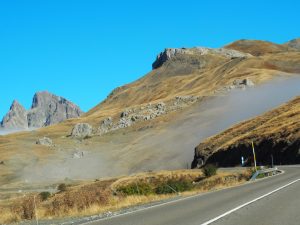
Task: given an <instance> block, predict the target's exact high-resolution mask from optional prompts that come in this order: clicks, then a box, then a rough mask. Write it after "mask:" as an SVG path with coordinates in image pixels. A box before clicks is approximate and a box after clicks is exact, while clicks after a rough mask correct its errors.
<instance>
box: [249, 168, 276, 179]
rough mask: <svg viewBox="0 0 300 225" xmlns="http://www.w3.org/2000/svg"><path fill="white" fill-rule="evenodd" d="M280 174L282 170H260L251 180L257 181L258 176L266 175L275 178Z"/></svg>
mask: <svg viewBox="0 0 300 225" xmlns="http://www.w3.org/2000/svg"><path fill="white" fill-rule="evenodd" d="M278 173H281V170H279V169H277V167H275V168H270V169H264V170H258V171H256V172H255V173H254V174H253V175H252V177H251V179H250V180H255V179H256V178H257V176H259V175H260V174H265V175H266V176H274V175H276V174H278Z"/></svg>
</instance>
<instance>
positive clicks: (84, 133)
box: [71, 123, 93, 138]
mask: <svg viewBox="0 0 300 225" xmlns="http://www.w3.org/2000/svg"><path fill="white" fill-rule="evenodd" d="M92 133H93V127H92V126H91V125H90V124H88V123H78V124H76V125H75V126H74V128H73V129H72V132H71V136H72V137H74V138H87V137H90V136H92Z"/></svg>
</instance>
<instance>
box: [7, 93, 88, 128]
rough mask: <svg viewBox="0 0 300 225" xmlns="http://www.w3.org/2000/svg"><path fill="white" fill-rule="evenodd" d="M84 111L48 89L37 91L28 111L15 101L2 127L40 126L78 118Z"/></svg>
mask: <svg viewBox="0 0 300 225" xmlns="http://www.w3.org/2000/svg"><path fill="white" fill-rule="evenodd" d="M82 113H83V112H82V111H81V109H80V108H79V107H78V106H76V105H75V104H73V103H72V102H70V101H68V100H66V99H65V98H62V97H59V96H56V95H54V94H51V93H49V92H47V91H43V92H37V93H36V94H35V95H34V97H33V100H32V106H31V109H30V110H28V111H26V109H25V108H24V107H23V106H22V105H20V104H19V103H18V102H17V101H14V102H13V103H12V105H11V107H10V110H9V112H8V113H7V114H6V115H5V116H4V118H3V120H2V122H1V128H2V129H20V130H21V129H27V128H40V127H44V126H49V125H52V124H56V123H60V122H62V121H64V120H66V119H69V118H77V117H79V116H80V115H82Z"/></svg>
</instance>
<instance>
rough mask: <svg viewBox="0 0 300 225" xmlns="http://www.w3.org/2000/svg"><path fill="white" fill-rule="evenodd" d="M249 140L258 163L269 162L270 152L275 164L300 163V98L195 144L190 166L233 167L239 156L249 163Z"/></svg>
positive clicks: (250, 160) (250, 151) (250, 152)
mask: <svg viewBox="0 0 300 225" xmlns="http://www.w3.org/2000/svg"><path fill="white" fill-rule="evenodd" d="M252 141H253V142H254V144H255V148H256V153H257V160H258V162H259V163H262V164H270V163H271V155H273V157H274V160H275V164H296V163H300V152H299V147H300V97H297V98H295V99H293V100H291V101H290V102H288V103H286V104H284V105H282V106H280V107H278V108H276V109H274V110H271V111H269V112H267V113H265V114H263V115H261V116H258V117H255V118H253V119H250V120H247V121H244V122H242V123H240V124H237V125H235V126H233V127H231V128H229V129H227V130H225V131H223V132H221V133H220V134H217V135H215V136H212V137H210V138H208V139H206V140H205V141H203V142H202V143H200V144H199V145H198V146H197V147H196V149H195V160H194V162H193V165H194V166H196V165H197V162H198V161H199V162H200V161H201V160H204V162H206V163H218V164H219V165H222V166H235V165H239V164H240V161H241V157H242V156H243V157H244V158H245V160H246V162H247V163H248V164H251V163H252V162H253V158H252V148H251V142H252Z"/></svg>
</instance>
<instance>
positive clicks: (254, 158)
mask: <svg viewBox="0 0 300 225" xmlns="http://www.w3.org/2000/svg"><path fill="white" fill-rule="evenodd" d="M252 150H253V160H254V167H255V171H257V167H256V155H255V149H254V144H253V141H252Z"/></svg>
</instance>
